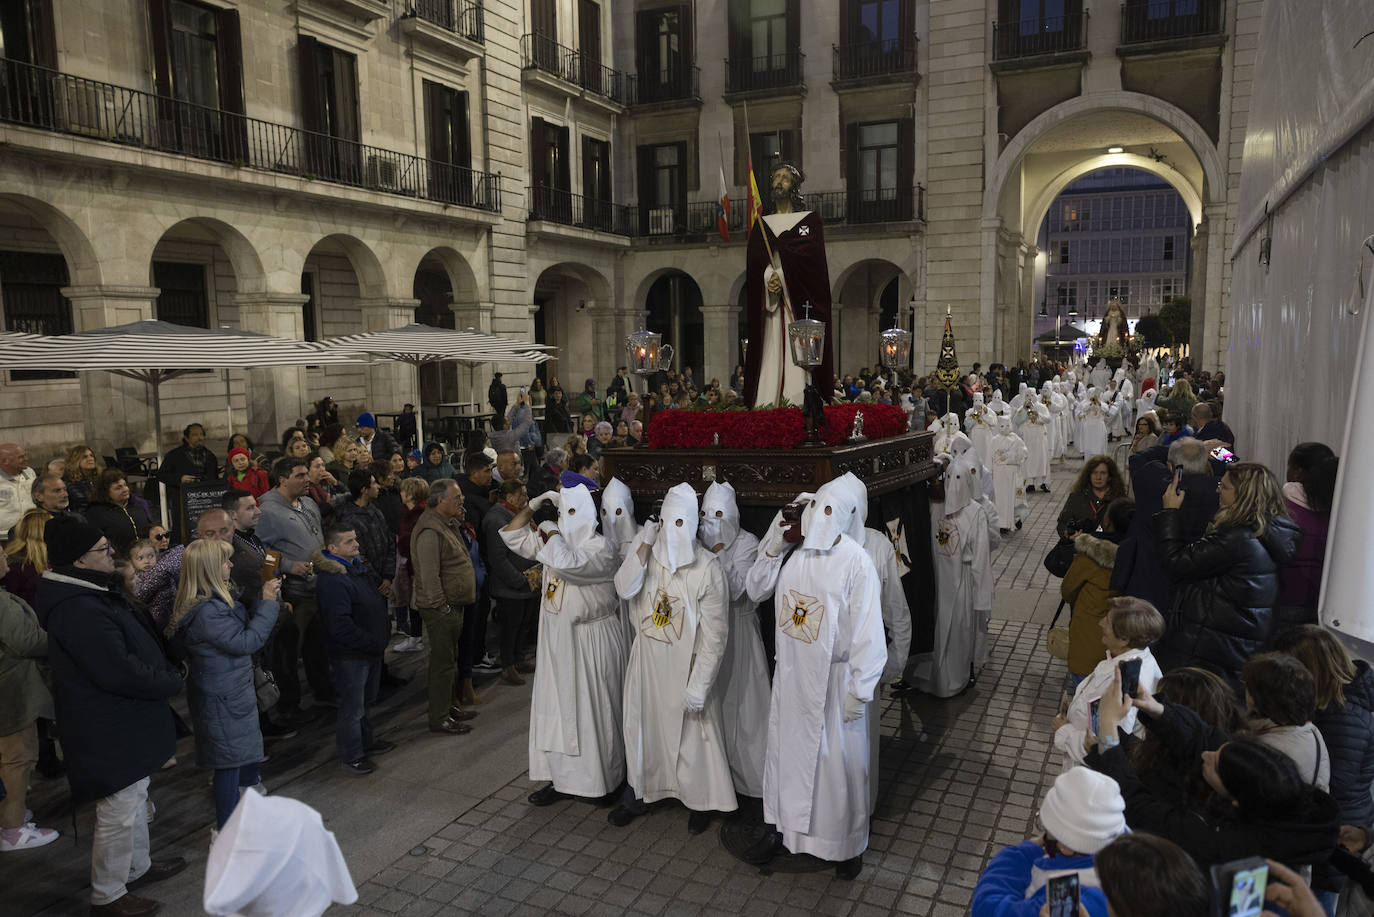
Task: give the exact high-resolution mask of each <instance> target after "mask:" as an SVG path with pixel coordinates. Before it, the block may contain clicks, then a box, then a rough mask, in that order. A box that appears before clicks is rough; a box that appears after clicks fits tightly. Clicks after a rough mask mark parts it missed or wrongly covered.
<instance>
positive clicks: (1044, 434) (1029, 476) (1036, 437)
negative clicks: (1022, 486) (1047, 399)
mask: <svg viewBox="0 0 1374 917" xmlns="http://www.w3.org/2000/svg"><path fill="white" fill-rule="evenodd" d="M1023 414H1024V416H1025V418H1026V419H1025V422H1024V423H1022V424H1021V429H1020V430H1019V431H1017V432H1018V435H1020V437H1021V441H1022V442H1024V443H1025V444H1026V464H1025V465H1024V466H1022V468H1021V476H1022V478H1023V479H1024V480H1025V483H1026V493H1030V491H1031V488H1033V487H1035V486H1037V485H1039V486H1040V488H1041V489H1042V490H1044V491H1045V492H1046V493H1048V492H1049V489H1050V423H1051V420H1050V409H1049V408H1047V407H1045V405H1044V404H1042V403H1041V401H1040V399H1038V398H1036V397H1035V396H1034V395H1032V396H1031V397H1030V398H1029V399H1027V401H1026V405H1025V410H1024V412H1023Z"/></svg>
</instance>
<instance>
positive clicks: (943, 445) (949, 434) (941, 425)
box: [929, 414, 964, 455]
mask: <svg viewBox="0 0 1374 917" xmlns="http://www.w3.org/2000/svg"><path fill="white" fill-rule="evenodd" d="M929 429H930V432H931V433H933V434H935V442H934V443H933V447H934V449H935V454H936V455H939V454H940V453H941V452H948V451H949V444H950V443H951V442H953V441H954V437H956V436H963V435H964V434H963V433H962V432H960V429H959V418H958V416H957V415H955V414H946V415H945V416H944V417H941V418H940V419H938V420H936V421H935V422H933V423H932V424H931V425H930V428H929Z"/></svg>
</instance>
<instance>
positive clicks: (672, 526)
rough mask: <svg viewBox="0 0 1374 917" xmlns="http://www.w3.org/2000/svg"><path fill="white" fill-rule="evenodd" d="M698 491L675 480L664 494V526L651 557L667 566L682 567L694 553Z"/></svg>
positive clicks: (662, 517)
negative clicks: (676, 482) (675, 482)
mask: <svg viewBox="0 0 1374 917" xmlns="http://www.w3.org/2000/svg"><path fill="white" fill-rule="evenodd" d="M698 518H699V516H698V510H697V492H696V491H695V490H692V485H691V484H688V483H687V482H685V481H684V482H683V483H681V484H674V485H673V487H672V489H671V490H669V491H668V493H667V494H666V495H665V496H664V497H663V509H662V511H660V513H659V519H661V520H662V521H663V528H662V530H660V531H659V533H658V539H657V540H655V541H654V559H655V560H657V561H658V562H659V563H661V564H663V566H665V567H667V568H668V569H669V570H676V569H677V568H678V567H685V566H687V565H688V564H690V563H691V562H692V560H693V558H694V557H695V556H696V540H697V520H698Z"/></svg>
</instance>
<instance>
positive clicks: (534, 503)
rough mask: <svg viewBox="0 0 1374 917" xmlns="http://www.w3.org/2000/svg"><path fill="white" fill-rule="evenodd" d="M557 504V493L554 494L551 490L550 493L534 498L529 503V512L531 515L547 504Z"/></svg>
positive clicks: (546, 492)
mask: <svg viewBox="0 0 1374 917" xmlns="http://www.w3.org/2000/svg"><path fill="white" fill-rule="evenodd" d="M557 502H558V494H557V493H555V492H554V491H552V490H550V491H545V492H544V493H542V494H540V495H539V496H537V497H535V498H534V499H533V500H531V501H530V512H532V513H533V512H537V511H538V510H539V508H540V507H541V506H545V505H547V504H549V503H557Z"/></svg>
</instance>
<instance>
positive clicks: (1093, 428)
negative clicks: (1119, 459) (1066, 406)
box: [1078, 397, 1107, 459]
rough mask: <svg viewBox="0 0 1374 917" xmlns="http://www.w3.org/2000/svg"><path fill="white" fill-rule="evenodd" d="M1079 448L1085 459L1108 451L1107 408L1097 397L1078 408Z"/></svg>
mask: <svg viewBox="0 0 1374 917" xmlns="http://www.w3.org/2000/svg"><path fill="white" fill-rule="evenodd" d="M1078 449H1079V451H1080V452H1082V453H1083V457H1084V458H1085V459H1087V458H1092V457H1093V456H1094V455H1105V454H1106V453H1107V410H1106V408H1104V407H1103V406H1102V404H1101V403H1100V402H1099V401H1098V399H1097V398H1095V397H1089V398H1088V399H1086V400H1085V401H1084V402H1083V404H1082V406H1081V407H1079V409H1078Z"/></svg>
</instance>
